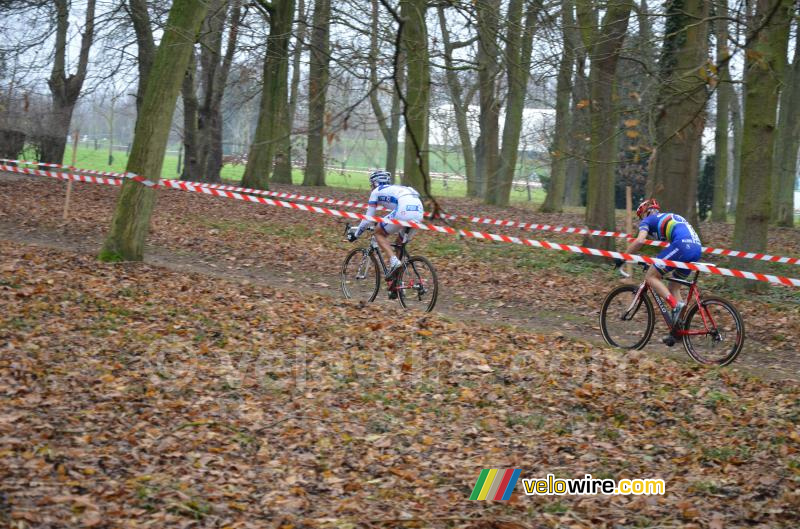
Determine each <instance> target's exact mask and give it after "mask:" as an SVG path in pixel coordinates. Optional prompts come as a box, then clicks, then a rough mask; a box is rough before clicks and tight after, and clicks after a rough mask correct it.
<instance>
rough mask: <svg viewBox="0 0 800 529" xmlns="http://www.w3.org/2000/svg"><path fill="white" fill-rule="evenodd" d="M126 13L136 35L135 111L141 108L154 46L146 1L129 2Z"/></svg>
mask: <svg viewBox="0 0 800 529" xmlns="http://www.w3.org/2000/svg"><path fill="white" fill-rule="evenodd" d="M129 5H130V10H129V11H128V14H129V16H130V17H131V21H132V22H133V29H134V32H135V33H136V48H137V52H138V54H137V56H136V61H137V64H138V67H139V82H138V83H137V86H136V110H137V112H138V110H139V108H141V106H142V99H143V98H144V88H145V84H146V81H147V76H148V75H149V74H150V67H151V66H152V64H153V58H154V57H155V54H156V45H155V42H153V27H152V26H151V25H150V14H149V13H148V11H147V0H129Z"/></svg>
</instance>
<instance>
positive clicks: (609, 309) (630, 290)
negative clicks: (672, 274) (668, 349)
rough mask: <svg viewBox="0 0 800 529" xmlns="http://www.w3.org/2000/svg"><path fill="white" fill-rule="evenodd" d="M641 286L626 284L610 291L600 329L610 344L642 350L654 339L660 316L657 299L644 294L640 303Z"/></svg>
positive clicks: (602, 310)
mask: <svg viewBox="0 0 800 529" xmlns="http://www.w3.org/2000/svg"><path fill="white" fill-rule="evenodd" d="M638 290H639V288H638V287H635V286H633V285H622V286H619V287H617V288H615V289H614V290H612V291H611V292H609V293H608V295H607V296H606V299H604V300H603V305H602V307H601V308H600V331H601V332H602V333H603V339H604V340H605V341H606V343H608V344H609V345H613V346H614V347H619V348H621V349H641V348H642V347H644V346H645V345H647V342H648V341H650V336H652V334H653V328H654V327H655V324H656V317H655V313H654V311H653V302H652V301H650V298H649V297H648V296H647V295H646V294H643V295H642V296H641V297H640V298H639V299H638V300H636V302H635V303H634V299H635V296H636V292H637V291H638Z"/></svg>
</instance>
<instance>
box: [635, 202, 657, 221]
mask: <svg viewBox="0 0 800 529" xmlns="http://www.w3.org/2000/svg"><path fill="white" fill-rule="evenodd" d="M651 209H654V210H656V211H661V206H659V205H658V200H656V199H654V198H648V199H647V200H645V201H644V202H642V203H641V204H639V207H638V208H636V216H637V217H639V218H640V219H643V218H645V217H646V216H647V214H648V212H649V211H650V210H651Z"/></svg>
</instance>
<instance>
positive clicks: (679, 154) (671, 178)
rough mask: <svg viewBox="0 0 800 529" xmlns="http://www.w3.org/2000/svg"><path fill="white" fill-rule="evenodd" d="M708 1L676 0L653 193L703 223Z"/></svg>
mask: <svg viewBox="0 0 800 529" xmlns="http://www.w3.org/2000/svg"><path fill="white" fill-rule="evenodd" d="M708 5H709V3H708V2H705V1H704V0H670V1H669V2H668V4H667V19H666V30H665V37H664V46H663V50H662V55H661V61H660V65H659V66H660V70H661V79H660V85H659V93H658V108H659V112H658V115H657V116H656V120H655V122H656V123H655V125H656V144H657V146H658V147H657V148H658V151H657V154H656V160H655V164H654V165H655V170H654V171H653V172H652V173H650V174H649V175H648V183H647V194H648V196H651V197H656V198H658V200H659V202H660V203H661V207H662V210H664V211H672V212H676V213H678V214H680V215H683V216H684V217H685V218H686V219H688V220H689V221H690V222H692V223H693V224H695V225H697V181H698V175H699V171H700V142H701V140H702V135H703V129H704V128H705V105H706V101H707V100H708V96H707V93H706V81H705V80H704V79H703V77H701V76H700V73H701V72H705V63H706V61H707V54H708V22H707V18H708Z"/></svg>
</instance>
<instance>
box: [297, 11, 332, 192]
mask: <svg viewBox="0 0 800 529" xmlns="http://www.w3.org/2000/svg"><path fill="white" fill-rule="evenodd" d="M330 17H331V3H330V0H314V18H313V23H312V29H311V62H310V64H309V67H308V141H307V142H306V171H305V175H304V177H303V185H304V186H324V185H325V133H326V131H325V122H326V119H325V103H326V99H327V92H328V61H329V60H330V50H329V40H330V37H329V31H328V26H329V25H330Z"/></svg>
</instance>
